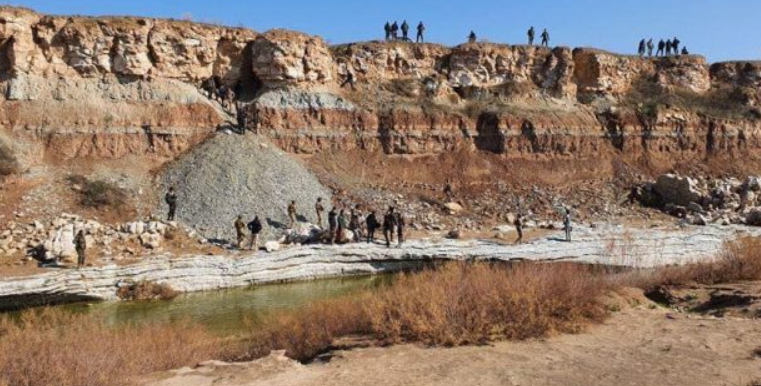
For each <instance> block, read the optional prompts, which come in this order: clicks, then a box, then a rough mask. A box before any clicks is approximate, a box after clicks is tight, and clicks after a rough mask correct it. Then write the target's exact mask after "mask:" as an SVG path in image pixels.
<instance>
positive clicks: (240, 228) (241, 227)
mask: <svg viewBox="0 0 761 386" xmlns="http://www.w3.org/2000/svg"><path fill="white" fill-rule="evenodd" d="M245 229H246V223H245V222H243V215H238V218H237V219H236V220H235V235H236V236H237V240H238V244H237V245H238V249H241V248H242V247H243V241H245V239H246V232H245Z"/></svg>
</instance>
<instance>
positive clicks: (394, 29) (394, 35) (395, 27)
mask: <svg viewBox="0 0 761 386" xmlns="http://www.w3.org/2000/svg"><path fill="white" fill-rule="evenodd" d="M391 39H392V40H398V39H399V24H397V22H394V24H391Z"/></svg>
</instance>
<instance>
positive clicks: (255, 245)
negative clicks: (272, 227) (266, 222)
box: [248, 216, 262, 251]
mask: <svg viewBox="0 0 761 386" xmlns="http://www.w3.org/2000/svg"><path fill="white" fill-rule="evenodd" d="M248 230H249V232H251V242H250V243H249V244H248V249H249V250H254V251H256V250H259V232H261V231H262V222H261V221H259V216H254V219H253V220H251V222H250V223H248Z"/></svg>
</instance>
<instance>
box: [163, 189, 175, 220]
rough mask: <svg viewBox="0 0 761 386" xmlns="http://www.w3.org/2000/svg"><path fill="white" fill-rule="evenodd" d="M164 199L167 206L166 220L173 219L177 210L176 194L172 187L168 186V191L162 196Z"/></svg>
mask: <svg viewBox="0 0 761 386" xmlns="http://www.w3.org/2000/svg"><path fill="white" fill-rule="evenodd" d="M164 201H165V202H166V204H167V206H169V213H168V214H167V221H174V214H175V212H176V211H177V194H175V193H174V187H171V186H170V187H169V191H168V192H167V193H166V195H165V196H164Z"/></svg>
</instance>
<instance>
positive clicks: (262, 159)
mask: <svg viewBox="0 0 761 386" xmlns="http://www.w3.org/2000/svg"><path fill="white" fill-rule="evenodd" d="M161 184H162V189H161V190H160V191H161V192H165V191H166V189H167V188H168V187H170V186H173V187H174V188H175V191H176V193H177V196H178V207H177V214H176V216H177V217H176V219H177V220H178V221H180V222H182V223H184V224H187V225H188V226H190V227H192V228H193V229H195V230H196V231H197V232H199V233H200V234H201V235H203V236H204V237H206V238H208V239H210V240H235V236H236V235H235V229H234V227H233V223H234V222H235V219H236V218H237V216H238V215H243V218H244V221H246V222H248V221H250V220H251V219H253V217H254V215H257V216H259V218H260V219H261V221H262V225H263V228H264V229H263V230H262V234H261V239H262V240H271V239H277V238H278V237H280V235H281V234H282V233H283V231H284V230H285V229H286V228H287V227H288V225H289V220H288V213H287V208H288V204H289V203H290V202H291V200H294V201H296V207H297V213H298V216H297V219H298V220H299V222H303V223H317V218H316V214H315V212H314V205H315V202H316V201H317V198H318V197H322V198H323V202H324V203H325V208H326V212H327V210H329V207H330V202H331V201H332V194H331V192H330V190H329V189H327V188H326V187H324V186H323V185H322V184H321V183H320V182H319V181H318V180H317V177H315V176H314V175H313V174H312V173H311V172H310V171H309V170H307V168H306V167H304V166H303V165H302V164H301V163H300V162H299V161H298V160H297V159H295V158H293V157H291V156H289V155H287V154H285V153H284V152H283V151H282V150H280V149H278V148H277V147H276V146H274V145H271V144H269V143H268V142H267V141H266V140H265V139H262V138H260V137H258V136H256V135H253V134H245V135H238V134H225V133H219V134H217V135H215V136H214V137H212V138H210V139H209V140H207V141H206V142H204V143H203V144H202V145H200V146H198V147H196V148H195V149H193V150H192V151H190V152H189V153H188V154H186V155H184V156H182V157H181V158H179V159H178V160H177V161H174V162H172V163H171V164H170V165H168V166H167V167H166V169H165V170H164V172H163V173H162V175H161ZM159 201H160V202H161V205H162V207H161V208H159V210H160V211H166V207H165V205H164V202H163V198H160V199H159ZM326 215H327V213H326ZM323 221H327V219H323Z"/></svg>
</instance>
